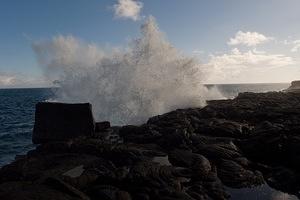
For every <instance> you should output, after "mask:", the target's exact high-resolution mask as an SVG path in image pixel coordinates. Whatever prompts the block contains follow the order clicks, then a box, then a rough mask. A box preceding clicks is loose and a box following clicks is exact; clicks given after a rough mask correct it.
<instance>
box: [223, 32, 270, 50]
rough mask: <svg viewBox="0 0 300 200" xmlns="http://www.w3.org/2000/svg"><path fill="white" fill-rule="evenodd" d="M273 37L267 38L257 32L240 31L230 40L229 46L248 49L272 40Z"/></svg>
mask: <svg viewBox="0 0 300 200" xmlns="http://www.w3.org/2000/svg"><path fill="white" fill-rule="evenodd" d="M272 39H273V38H272V37H266V36H265V35H263V34H260V33H257V32H243V31H238V32H237V33H236V34H235V37H233V38H230V40H229V41H228V43H227V44H228V45H246V46H248V47H253V46H257V45H259V44H262V43H265V42H268V41H270V40H272Z"/></svg>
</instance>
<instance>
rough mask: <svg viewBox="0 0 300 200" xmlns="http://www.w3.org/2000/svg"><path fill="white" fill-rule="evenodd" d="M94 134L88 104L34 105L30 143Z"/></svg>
mask: <svg viewBox="0 0 300 200" xmlns="http://www.w3.org/2000/svg"><path fill="white" fill-rule="evenodd" d="M94 132H95V122H94V118H93V114H92V106H91V104H89V103H83V104H65V103H49V102H40V103H37V104H36V111H35V124H34V129H33V135H32V141H33V143H35V144H39V143H47V142H50V141H64V140H69V139H72V138H76V137H79V136H91V135H92V134H93V133H94Z"/></svg>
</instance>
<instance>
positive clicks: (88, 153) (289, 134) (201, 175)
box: [0, 92, 300, 200]
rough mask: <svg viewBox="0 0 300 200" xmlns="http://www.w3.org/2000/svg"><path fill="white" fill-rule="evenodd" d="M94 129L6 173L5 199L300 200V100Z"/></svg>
mask: <svg viewBox="0 0 300 200" xmlns="http://www.w3.org/2000/svg"><path fill="white" fill-rule="evenodd" d="M52 117H54V116H52ZM94 128H95V129H94V130H95V132H94V133H93V134H78V135H77V134H76V135H75V136H74V135H73V136H72V137H69V138H68V137H65V138H64V139H63V140H51V139H50V140H48V141H47V140H43V142H42V144H40V145H39V146H37V148H36V149H35V150H32V151H30V152H28V153H27V155H23V156H17V157H16V160H15V161H14V162H13V163H11V164H9V165H6V166H4V167H2V168H1V169H0V199H16V200H18V199H46V200H47V199H63V200H64V199H91V200H94V199H95V200H96V199H104V200H106V199H108V200H144V199H145V200H150V199H155V200H157V199H158V200H160V199H161V200H176V199H183V200H185V199H186V200H198V199H199V200H201V199H220V200H222V199H230V192H229V191H228V188H234V189H242V188H249V187H256V186H260V185H265V184H268V185H269V186H271V187H273V188H275V189H276V190H280V191H283V192H286V193H290V194H293V195H296V196H298V197H300V193H299V191H300V170H299V169H300V134H299V133H300V95H299V94H297V93H282V92H269V93H257V94H256V93H242V94H240V95H239V96H238V97H236V98H235V99H233V100H218V101H210V102H208V105H207V106H206V107H204V108H190V109H178V110H175V111H172V112H169V113H166V114H163V115H160V116H155V117H152V118H150V119H149V120H148V121H147V123H145V124H143V125H141V126H133V125H128V126H123V127H113V126H112V127H111V126H110V123H109V122H100V123H96V125H94ZM67 129H68V128H67V127H66V130H67ZM61 130H62V129H61ZM162 158H163V159H162ZM160 160H161V161H163V160H167V161H168V162H166V161H164V162H160ZM18 191H19V192H18ZM20 191H21V192H20Z"/></svg>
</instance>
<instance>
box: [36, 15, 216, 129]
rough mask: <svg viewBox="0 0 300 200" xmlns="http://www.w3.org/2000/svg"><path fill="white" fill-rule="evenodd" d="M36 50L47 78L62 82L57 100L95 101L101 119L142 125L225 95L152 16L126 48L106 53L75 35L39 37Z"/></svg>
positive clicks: (93, 102)
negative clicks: (207, 82) (208, 81)
mask: <svg viewBox="0 0 300 200" xmlns="http://www.w3.org/2000/svg"><path fill="white" fill-rule="evenodd" d="M33 49H34V51H35V52H36V55H37V59H38V61H39V63H40V64H41V66H43V67H44V69H45V74H46V75H47V77H48V78H49V79H50V80H56V84H57V85H58V86H59V87H60V89H59V90H58V92H57V94H56V100H57V101H61V102H71V103H74V102H91V103H92V105H93V111H94V116H95V117H96V119H97V120H110V121H111V122H112V123H113V124H128V123H130V124H139V123H142V122H144V121H145V120H146V119H147V118H148V117H150V116H153V115H157V114H162V113H164V112H168V111H171V110H173V109H176V108H186V107H200V106H203V105H205V101H206V100H207V99H212V98H214V97H216V95H217V96H218V97H220V96H221V95H220V94H219V93H218V92H216V91H214V94H212V93H211V92H210V91H209V90H208V89H207V88H206V87H204V86H203V85H202V82H203V81H204V77H205V73H204V69H203V68H202V65H201V64H199V61H198V60H197V59H195V58H193V57H187V56H184V55H183V54H182V53H181V52H180V51H178V50H177V49H176V48H174V47H173V46H172V45H171V44H170V43H169V42H168V41H167V40H166V39H165V37H164V34H163V33H162V32H160V30H159V28H158V26H157V24H156V22H155V19H154V18H153V17H149V18H148V19H147V21H146V22H145V23H144V24H143V25H142V26H141V37H140V38H138V39H136V40H133V41H132V42H131V43H130V44H129V45H128V47H127V48H125V49H121V50H120V49H119V50H111V51H110V52H106V51H103V50H102V49H101V48H99V47H97V46H95V45H92V44H85V43H83V42H81V41H79V40H78V39H76V38H74V37H73V36H67V37H63V36H58V37H55V38H54V39H53V40H51V41H43V42H36V43H34V44H33Z"/></svg>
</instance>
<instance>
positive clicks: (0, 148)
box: [0, 83, 289, 167]
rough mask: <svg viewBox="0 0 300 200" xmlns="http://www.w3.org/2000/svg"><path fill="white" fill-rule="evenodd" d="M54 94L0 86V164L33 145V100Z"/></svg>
mask: <svg viewBox="0 0 300 200" xmlns="http://www.w3.org/2000/svg"><path fill="white" fill-rule="evenodd" d="M206 86H207V87H208V88H212V87H216V88H217V89H218V90H219V91H220V92H221V93H222V95H223V96H224V97H226V98H233V97H234V96H236V95H237V94H238V93H239V92H267V91H280V90H283V89H285V88H287V87H288V86H289V83H276V84H224V85H206ZM53 97H54V93H53V90H52V89H49V88H43V89H0V167H1V166H3V165H5V164H7V163H9V162H11V161H12V160H14V158H15V156H16V155H20V154H25V153H26V152H27V151H29V150H31V149H32V148H34V145H33V144H32V142H31V134H32V129H33V125H34V112H35V104H36V103H37V102H40V101H46V100H48V99H51V98H53Z"/></svg>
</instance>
